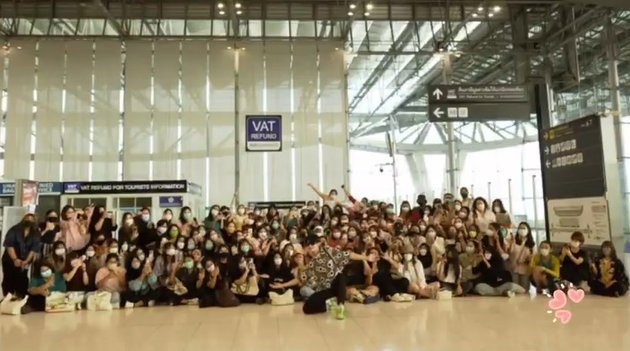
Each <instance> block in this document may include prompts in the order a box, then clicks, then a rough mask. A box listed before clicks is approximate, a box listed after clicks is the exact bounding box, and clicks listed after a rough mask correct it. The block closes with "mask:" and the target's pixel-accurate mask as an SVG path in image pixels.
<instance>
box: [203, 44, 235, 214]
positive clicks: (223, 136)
mask: <svg viewBox="0 0 630 351" xmlns="http://www.w3.org/2000/svg"><path fill="white" fill-rule="evenodd" d="M228 46H229V44H227V43H225V42H219V41H217V42H210V65H209V68H208V71H209V83H210V85H209V90H210V91H209V95H210V121H209V129H208V133H209V134H208V138H209V141H208V144H209V146H210V148H209V150H208V152H209V155H210V172H209V174H208V178H209V187H208V189H209V194H210V197H209V200H210V203H211V204H213V203H219V204H228V203H230V200H231V199H232V197H233V195H234V191H235V182H234V180H235V177H234V174H235V165H234V153H235V147H234V139H235V136H236V134H235V130H234V99H235V96H234V52H233V51H232V50H228V49H227V47H228Z"/></svg>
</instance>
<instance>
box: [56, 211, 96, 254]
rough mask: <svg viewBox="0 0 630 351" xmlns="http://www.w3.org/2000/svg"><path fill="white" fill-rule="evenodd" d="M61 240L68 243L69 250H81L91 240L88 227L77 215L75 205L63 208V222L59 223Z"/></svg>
mask: <svg viewBox="0 0 630 351" xmlns="http://www.w3.org/2000/svg"><path fill="white" fill-rule="evenodd" d="M59 230H60V232H61V240H62V241H63V242H64V243H66V248H67V249H68V251H70V252H72V251H80V250H82V249H83V248H85V246H86V245H87V244H88V243H89V242H90V235H89V233H88V228H87V226H86V225H85V223H84V222H83V221H80V220H79V219H78V217H77V213H76V211H75V209H74V207H72V206H70V205H66V206H64V208H63V209H62V210H61V222H60V223H59Z"/></svg>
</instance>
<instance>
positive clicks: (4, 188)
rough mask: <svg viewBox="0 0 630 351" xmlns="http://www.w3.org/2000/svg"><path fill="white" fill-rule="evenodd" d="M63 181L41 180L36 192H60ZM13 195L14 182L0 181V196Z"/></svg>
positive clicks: (47, 193) (48, 193)
mask: <svg viewBox="0 0 630 351" xmlns="http://www.w3.org/2000/svg"><path fill="white" fill-rule="evenodd" d="M62 190H63V183H60V182H42V183H38V184H37V193H38V194H39V195H51V194H53V195H54V194H61V192H62ZM13 195H15V183H0V196H13Z"/></svg>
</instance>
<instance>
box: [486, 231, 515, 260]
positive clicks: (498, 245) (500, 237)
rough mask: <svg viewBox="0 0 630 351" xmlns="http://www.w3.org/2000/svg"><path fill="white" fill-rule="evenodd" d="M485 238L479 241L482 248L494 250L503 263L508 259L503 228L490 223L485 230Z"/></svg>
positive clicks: (506, 235) (505, 235) (505, 234)
mask: <svg viewBox="0 0 630 351" xmlns="http://www.w3.org/2000/svg"><path fill="white" fill-rule="evenodd" d="M485 234H486V235H485V236H484V237H483V238H482V239H481V243H482V244H483V247H491V248H494V249H495V250H496V251H497V252H498V253H499V255H500V256H501V258H503V260H504V261H507V260H508V259H509V258H510V255H509V245H508V240H506V238H507V237H508V233H507V229H505V228H503V227H502V226H501V225H500V224H499V223H496V222H494V223H490V225H488V229H486V232H485Z"/></svg>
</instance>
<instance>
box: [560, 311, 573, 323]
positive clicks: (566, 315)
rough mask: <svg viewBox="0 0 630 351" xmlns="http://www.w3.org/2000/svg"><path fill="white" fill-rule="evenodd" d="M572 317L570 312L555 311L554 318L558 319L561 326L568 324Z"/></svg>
mask: <svg viewBox="0 0 630 351" xmlns="http://www.w3.org/2000/svg"><path fill="white" fill-rule="evenodd" d="M572 316H573V314H572V313H571V311H567V310H559V311H556V318H558V319H559V320H560V323H562V324H567V323H569V322H570V321H571V317H572Z"/></svg>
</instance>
